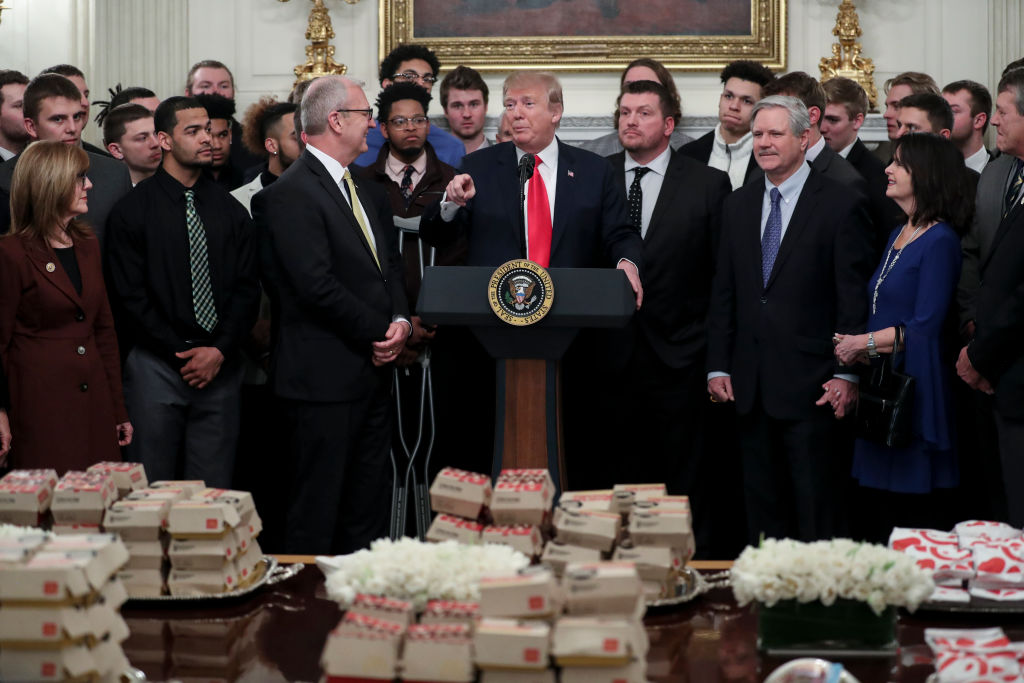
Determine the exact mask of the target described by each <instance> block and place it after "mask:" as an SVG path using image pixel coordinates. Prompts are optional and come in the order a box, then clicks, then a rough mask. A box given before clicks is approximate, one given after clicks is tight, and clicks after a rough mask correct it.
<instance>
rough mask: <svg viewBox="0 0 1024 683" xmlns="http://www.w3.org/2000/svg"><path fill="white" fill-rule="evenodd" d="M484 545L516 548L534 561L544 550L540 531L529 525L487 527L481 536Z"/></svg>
mask: <svg viewBox="0 0 1024 683" xmlns="http://www.w3.org/2000/svg"><path fill="white" fill-rule="evenodd" d="M480 540H482V541H483V542H484V543H497V544H499V545H507V546H510V547H512V548H515V549H516V550H518V551H519V552H521V553H522V554H523V555H526V556H527V557H529V558H530V559H533V558H535V557H537V556H538V555H540V553H541V550H542V549H543V548H544V540H543V539H542V538H541V535H540V529H539V528H537V527H535V526H532V525H529V524H517V525H514V526H486V527H484V530H483V532H482V533H481V534H480Z"/></svg>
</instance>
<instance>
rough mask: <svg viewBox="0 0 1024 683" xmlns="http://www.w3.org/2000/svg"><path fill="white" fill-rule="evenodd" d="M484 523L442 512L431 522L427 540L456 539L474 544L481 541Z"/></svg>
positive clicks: (436, 541) (459, 541)
mask: <svg viewBox="0 0 1024 683" xmlns="http://www.w3.org/2000/svg"><path fill="white" fill-rule="evenodd" d="M483 530H484V525H483V524H480V523H479V522H474V521H472V520H469V519H463V518H462V517H456V516H454V515H448V514H440V515H438V516H437V517H435V518H434V521H433V522H431V523H430V528H429V529H428V530H427V540H428V541H431V542H433V543H440V542H441V541H456V542H457V543H465V544H467V545H473V544H476V543H479V542H480V535H481V534H482V533H483Z"/></svg>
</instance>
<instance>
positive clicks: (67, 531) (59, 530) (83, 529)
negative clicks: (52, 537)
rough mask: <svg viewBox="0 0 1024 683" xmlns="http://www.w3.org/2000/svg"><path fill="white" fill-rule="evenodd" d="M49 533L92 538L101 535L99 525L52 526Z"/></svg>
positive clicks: (101, 529)
mask: <svg viewBox="0 0 1024 683" xmlns="http://www.w3.org/2000/svg"><path fill="white" fill-rule="evenodd" d="M50 531H52V532H53V533H55V534H57V535H58V536H92V535H95V534H102V533H103V526H102V525H101V524H56V523H55V524H54V525H53V526H52V527H51V528H50Z"/></svg>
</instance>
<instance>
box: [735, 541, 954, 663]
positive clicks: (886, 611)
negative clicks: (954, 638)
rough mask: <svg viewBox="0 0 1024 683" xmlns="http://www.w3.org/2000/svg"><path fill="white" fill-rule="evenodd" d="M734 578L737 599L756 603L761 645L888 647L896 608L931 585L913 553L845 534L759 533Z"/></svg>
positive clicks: (916, 599) (918, 598)
mask: <svg viewBox="0 0 1024 683" xmlns="http://www.w3.org/2000/svg"><path fill="white" fill-rule="evenodd" d="M732 584H733V592H734V593H735V595H736V600H737V602H738V603H739V604H740V605H741V606H742V605H746V604H748V603H750V602H754V601H756V602H758V603H760V608H759V611H758V635H759V639H760V640H759V643H760V646H761V648H762V649H786V648H789V649H793V648H796V649H820V648H821V647H825V648H828V649H850V648H870V649H882V648H892V647H894V646H895V629H896V608H897V607H906V608H907V609H909V610H911V611H913V610H915V609H916V608H917V606H918V605H920V604H921V603H922V602H923V601H924V600H927V599H928V596H929V595H931V593H932V591H933V590H934V589H935V584H934V583H933V582H932V578H931V576H930V574H929V573H928V572H926V571H925V570H923V569H921V568H919V567H918V566H917V564H916V563H915V561H914V559H913V558H911V557H908V556H907V555H904V554H903V553H899V552H896V551H893V550H889V549H888V548H886V547H884V546H880V545H871V544H868V543H857V542H854V541H850V540H848V539H834V540H831V541H817V542H814V543H801V542H799V541H794V540H790V539H782V540H775V539H767V540H763V541H762V542H761V544H760V545H759V546H758V547H756V548H755V547H748V548H746V549H745V550H744V551H743V553H742V554H741V555H740V556H739V558H738V559H737V560H736V562H735V564H734V565H733V568H732Z"/></svg>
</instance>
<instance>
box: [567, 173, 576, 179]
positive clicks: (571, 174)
mask: <svg viewBox="0 0 1024 683" xmlns="http://www.w3.org/2000/svg"><path fill="white" fill-rule="evenodd" d="M566 173H567V174H568V176H569V177H570V178H575V177H576V174H575V173H573V172H572V171H566Z"/></svg>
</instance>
